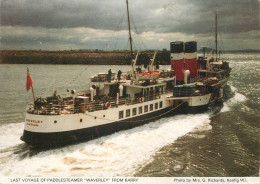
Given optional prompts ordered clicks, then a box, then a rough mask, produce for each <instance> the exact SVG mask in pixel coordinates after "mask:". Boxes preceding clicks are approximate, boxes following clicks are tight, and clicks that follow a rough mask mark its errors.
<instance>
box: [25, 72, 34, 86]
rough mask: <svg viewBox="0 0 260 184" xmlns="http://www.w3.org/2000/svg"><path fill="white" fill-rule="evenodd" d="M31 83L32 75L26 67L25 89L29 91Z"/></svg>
mask: <svg viewBox="0 0 260 184" xmlns="http://www.w3.org/2000/svg"><path fill="white" fill-rule="evenodd" d="M32 83H33V80H32V77H31V75H30V73H29V69H27V80H26V90H27V91H29V89H30V88H31V86H32Z"/></svg>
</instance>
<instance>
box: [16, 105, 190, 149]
mask: <svg viewBox="0 0 260 184" xmlns="http://www.w3.org/2000/svg"><path fill="white" fill-rule="evenodd" d="M187 112H188V111H187V104H186V103H184V104H182V105H180V106H178V108H174V109H173V107H171V106H170V107H167V108H164V109H161V110H159V111H154V112H151V113H148V114H144V115H142V116H138V117H133V118H129V119H125V120H122V121H117V122H112V123H108V124H103V125H99V126H94V127H89V128H83V129H78V130H71V131H63V132H48V133H42V132H32V131H28V130H24V133H23V136H22V137H21V140H22V141H24V142H25V143H26V144H28V145H30V146H33V147H59V146H64V145H69V144H73V143H79V142H85V141H89V140H92V139H96V138H99V137H101V136H105V135H110V134H113V133H115V132H118V131H121V130H127V129H131V128H134V127H137V126H141V125H144V124H146V123H149V122H152V121H154V120H157V119H160V118H162V117H167V116H173V115H176V114H181V113H187Z"/></svg>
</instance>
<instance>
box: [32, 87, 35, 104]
mask: <svg viewBox="0 0 260 184" xmlns="http://www.w3.org/2000/svg"><path fill="white" fill-rule="evenodd" d="M32 94H33V103H35V97H34V91H33V85H32Z"/></svg>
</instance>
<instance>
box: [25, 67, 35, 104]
mask: <svg viewBox="0 0 260 184" xmlns="http://www.w3.org/2000/svg"><path fill="white" fill-rule="evenodd" d="M28 74H29V75H30V73H29V68H28V67H27V77H28ZM31 87H32V95H33V104H35V96H34V91H33V84H32V86H31Z"/></svg>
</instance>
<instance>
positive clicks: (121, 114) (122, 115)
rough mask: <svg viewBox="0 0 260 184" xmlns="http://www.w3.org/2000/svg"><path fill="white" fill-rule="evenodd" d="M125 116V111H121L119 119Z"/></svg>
mask: <svg viewBox="0 0 260 184" xmlns="http://www.w3.org/2000/svg"><path fill="white" fill-rule="evenodd" d="M122 118H124V111H119V119H122Z"/></svg>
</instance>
